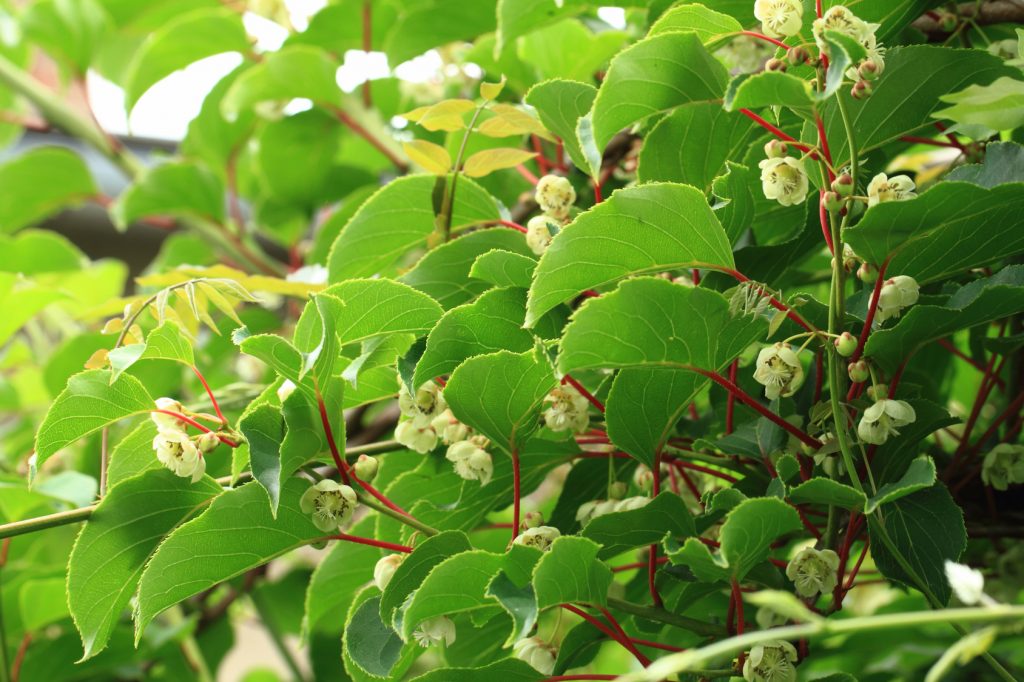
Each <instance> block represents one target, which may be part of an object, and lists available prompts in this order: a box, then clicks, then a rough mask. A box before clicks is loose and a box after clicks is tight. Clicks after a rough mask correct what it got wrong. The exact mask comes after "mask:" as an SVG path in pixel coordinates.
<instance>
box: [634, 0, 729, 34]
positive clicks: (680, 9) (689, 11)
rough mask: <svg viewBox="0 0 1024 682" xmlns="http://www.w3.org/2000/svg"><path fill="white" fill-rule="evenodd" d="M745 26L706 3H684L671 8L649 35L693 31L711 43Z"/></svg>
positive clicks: (652, 27) (656, 23)
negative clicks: (705, 4)
mask: <svg viewBox="0 0 1024 682" xmlns="http://www.w3.org/2000/svg"><path fill="white" fill-rule="evenodd" d="M742 30H743V26H742V25H741V24H740V22H738V21H737V20H736V19H735V18H734V17H731V16H729V15H728V14H722V13H721V12H716V11H714V10H711V9H708V8H707V7H705V6H704V5H699V4H684V5H679V6H676V7H672V8H670V9H669V10H668V11H666V12H665V13H664V14H662V15H661V16H660V17H658V20H657V21H655V22H654V24H652V25H651V30H650V31H648V33H647V35H649V36H654V35H658V34H659V33H669V32H671V31H693V32H694V33H696V34H697V37H698V38H700V40H701V42H703V43H710V42H713V41H714V40H716V39H717V38H722V37H725V36H728V35H730V34H733V33H739V32H740V31H742Z"/></svg>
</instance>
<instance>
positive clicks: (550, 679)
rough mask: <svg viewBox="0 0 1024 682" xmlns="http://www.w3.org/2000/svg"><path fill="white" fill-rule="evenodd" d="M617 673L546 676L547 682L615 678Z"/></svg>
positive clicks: (617, 677)
mask: <svg viewBox="0 0 1024 682" xmlns="http://www.w3.org/2000/svg"><path fill="white" fill-rule="evenodd" d="M617 679H619V676H618V675H555V676H553V677H548V678H547V682H561V680H617Z"/></svg>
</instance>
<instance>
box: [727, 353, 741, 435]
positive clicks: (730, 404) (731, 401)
mask: <svg viewBox="0 0 1024 682" xmlns="http://www.w3.org/2000/svg"><path fill="white" fill-rule="evenodd" d="M739 362H740V361H739V360H733V361H732V364H730V365H729V381H731V382H732V383H734V384H735V383H736V369H737V367H738V366H739ZM735 409H736V396H734V395H733V394H732V393H730V394H729V397H728V398H726V399H725V433H726V435H729V434H730V433H732V432H733V412H734V411H735Z"/></svg>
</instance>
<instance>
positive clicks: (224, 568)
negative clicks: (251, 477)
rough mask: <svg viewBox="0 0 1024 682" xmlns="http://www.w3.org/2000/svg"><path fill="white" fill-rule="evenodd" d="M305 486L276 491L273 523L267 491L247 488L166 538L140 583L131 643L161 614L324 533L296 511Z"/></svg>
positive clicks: (292, 482) (294, 483)
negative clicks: (277, 495)
mask: <svg viewBox="0 0 1024 682" xmlns="http://www.w3.org/2000/svg"><path fill="white" fill-rule="evenodd" d="M309 485H310V484H309V483H308V482H307V481H303V480H300V479H297V478H292V479H289V480H288V481H287V482H286V483H285V485H284V486H283V487H282V489H281V504H280V506H279V507H278V512H277V518H276V519H275V518H273V517H272V516H271V513H270V503H269V499H268V498H267V493H266V490H264V489H263V487H262V486H260V485H255V484H251V483H250V484H247V485H243V486H242V487H240V488H235V489H233V490H229V491H227V492H225V493H224V494H222V495H220V496H219V497H217V499H215V500H214V501H213V504H211V505H210V507H209V508H208V509H207V510H206V511H205V512H203V514H202V515H201V516H199V517H198V518H195V519H193V520H191V521H189V522H188V523H186V524H185V525H183V526H181V527H179V528H178V529H177V530H175V531H174V532H173V533H171V534H170V535H168V536H167V539H166V540H164V542H163V543H162V544H161V545H160V547H159V549H157V551H156V553H155V554H154V555H153V558H152V559H150V560H149V563H148V564H147V565H146V569H145V571H144V572H143V574H142V579H141V580H140V582H139V594H138V607H137V608H136V611H135V633H136V639H138V638H140V637H141V636H142V632H143V630H145V628H146V626H147V625H149V623H150V621H152V620H153V618H154V617H155V616H156V615H157V614H158V613H160V612H161V611H163V610H164V609H166V608H168V607H170V606H172V605H174V604H177V603H178V602H180V601H182V600H184V599H187V598H189V597H191V596H192V595H194V594H198V593H200V592H202V591H203V590H206V589H208V588H210V587H213V586H214V585H216V584H217V583H220V582H223V581H225V580H229V579H231V578H233V577H235V576H236V575H241V574H242V573H244V572H245V571H247V570H249V569H251V568H255V567H257V566H261V565H263V564H265V563H266V562H268V561H270V560H271V559H273V558H275V557H278V556H280V555H282V554H284V553H285V552H288V551H290V550H293V549H295V548H296V547H301V546H303V545H306V544H309V543H310V542H312V541H313V540H315V539H317V538H320V537H323V535H324V533H323V532H322V531H320V530H319V529H318V528H317V527H316V526H314V525H313V521H312V519H311V518H310V517H309V516H308V515H306V514H303V513H302V512H301V511H300V510H299V498H300V497H301V496H302V494H303V493H304V492H305V491H306V489H307V488H308V487H309Z"/></svg>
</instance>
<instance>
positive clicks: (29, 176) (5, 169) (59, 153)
mask: <svg viewBox="0 0 1024 682" xmlns="http://www.w3.org/2000/svg"><path fill="white" fill-rule="evenodd" d="M0 187H3V188H4V191H3V194H2V196H0V232H14V231H15V230H18V229H19V228H22V227H25V226H26V225H30V224H32V223H34V222H36V221H38V220H42V219H43V218H45V217H47V216H49V215H51V214H54V213H57V212H58V211H60V210H61V209H63V208H65V207H66V206H71V205H74V204H78V203H79V202H81V201H84V200H85V199H88V198H90V197H93V196H96V194H97V192H98V190H97V189H96V184H95V183H94V182H93V179H92V175H91V174H90V173H89V168H88V167H87V166H86V165H85V162H84V161H82V158H81V157H80V156H78V154H75V153H74V152H72V151H70V150H67V149H62V148H58V147H37V148H35V149H31V150H29V151H27V152H25V153H24V154H21V155H19V156H17V157H15V158H13V159H10V160H8V161H6V162H4V163H3V164H2V165H0Z"/></svg>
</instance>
